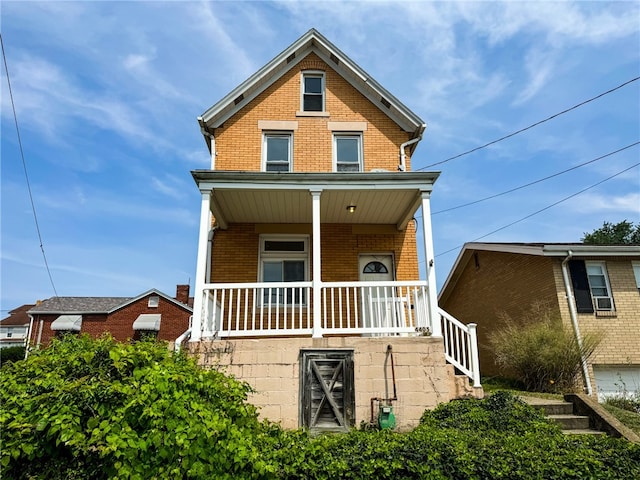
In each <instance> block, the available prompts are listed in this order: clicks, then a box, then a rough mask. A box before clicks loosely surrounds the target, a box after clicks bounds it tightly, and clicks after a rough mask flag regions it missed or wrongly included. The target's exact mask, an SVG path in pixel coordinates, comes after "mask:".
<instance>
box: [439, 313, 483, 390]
mask: <svg viewBox="0 0 640 480" xmlns="http://www.w3.org/2000/svg"><path fill="white" fill-rule="evenodd" d="M438 312H439V313H440V318H441V321H442V337H443V338H444V354H445V358H446V359H447V361H448V362H449V363H451V364H452V365H453V366H454V367H456V368H457V369H458V370H460V371H461V372H462V373H464V374H465V375H466V376H467V377H469V378H470V379H471V380H473V386H474V387H479V386H480V366H479V365H480V362H479V360H478V337H477V335H476V324H475V323H470V324H469V325H465V324H464V323H462V322H460V321H459V320H458V319H456V318H455V317H453V316H451V315H449V314H448V313H447V312H445V311H444V310H443V309H441V308H438Z"/></svg>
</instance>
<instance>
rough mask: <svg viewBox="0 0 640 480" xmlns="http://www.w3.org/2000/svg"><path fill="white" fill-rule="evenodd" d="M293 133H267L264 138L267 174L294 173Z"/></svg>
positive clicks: (263, 149) (264, 166)
mask: <svg viewBox="0 0 640 480" xmlns="http://www.w3.org/2000/svg"><path fill="white" fill-rule="evenodd" d="M292 137H293V135H292V134H291V133H265V134H264V136H263V145H262V157H263V170H264V171H265V172H290V171H292V168H291V164H292V150H293V149H292V143H293V142H292Z"/></svg>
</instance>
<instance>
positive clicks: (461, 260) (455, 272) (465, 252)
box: [438, 242, 640, 301]
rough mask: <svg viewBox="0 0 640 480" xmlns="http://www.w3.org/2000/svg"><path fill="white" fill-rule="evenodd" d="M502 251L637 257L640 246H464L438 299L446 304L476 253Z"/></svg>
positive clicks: (544, 244)
mask: <svg viewBox="0 0 640 480" xmlns="http://www.w3.org/2000/svg"><path fill="white" fill-rule="evenodd" d="M478 251H486V252H501V253H512V254H518V255H534V256H541V257H557V258H566V257H567V256H568V255H569V254H570V253H571V255H572V257H573V258H587V257H638V258H640V245H589V244H585V243H484V242H468V243H465V244H464V246H463V247H462V249H461V250H460V253H459V254H458V258H456V261H455V263H454V264H453V267H451V271H450V272H449V275H448V276H447V279H446V280H445V282H444V284H443V285H442V288H441V289H440V294H439V296H438V299H439V300H440V301H443V300H445V299H446V298H447V296H448V295H449V293H450V292H449V290H450V289H452V288H453V287H455V284H456V283H457V281H458V279H459V277H460V275H462V272H463V270H464V268H465V267H466V265H467V263H468V262H469V260H471V257H472V256H473V253H474V252H478Z"/></svg>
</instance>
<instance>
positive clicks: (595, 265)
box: [585, 262, 614, 311]
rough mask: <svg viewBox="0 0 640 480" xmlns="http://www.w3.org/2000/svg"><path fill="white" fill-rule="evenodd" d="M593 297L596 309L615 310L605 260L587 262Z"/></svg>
mask: <svg viewBox="0 0 640 480" xmlns="http://www.w3.org/2000/svg"><path fill="white" fill-rule="evenodd" d="M585 266H586V268H587V278H588V280H589V289H590V290H591V298H592V299H593V306H594V308H595V309H596V311H613V310H614V307H613V296H612V295H611V287H610V286H609V279H608V277H607V270H606V268H605V265H604V262H585Z"/></svg>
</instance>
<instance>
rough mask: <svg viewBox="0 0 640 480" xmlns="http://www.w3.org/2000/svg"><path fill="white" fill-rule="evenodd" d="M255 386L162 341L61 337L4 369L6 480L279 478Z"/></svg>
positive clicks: (0, 416)
mask: <svg viewBox="0 0 640 480" xmlns="http://www.w3.org/2000/svg"><path fill="white" fill-rule="evenodd" d="M248 391H249V387H248V386H247V385H246V384H243V383H241V382H238V381H236V380H234V379H232V378H229V377H226V376H225V375H223V374H221V373H219V372H217V371H205V370H202V369H201V368H199V367H198V366H197V365H196V364H195V362H194V361H193V360H191V359H189V358H187V357H186V356H183V355H176V354H173V353H171V352H170V351H169V350H168V348H167V346H166V345H165V344H162V343H155V342H149V341H147V342H144V341H143V342H138V343H136V344H135V345H132V344H122V343H117V342H115V341H114V340H113V339H111V338H110V337H104V338H101V339H98V340H91V339H89V338H88V337H86V336H80V337H75V336H68V337H65V338H64V339H63V340H53V341H52V343H51V345H50V346H49V347H48V348H46V349H44V350H40V351H34V352H33V353H32V354H31V355H30V356H29V358H28V359H27V360H26V361H24V362H20V363H19V364H18V363H16V364H12V365H9V366H7V368H6V369H3V372H2V376H1V378H0V401H1V403H0V429H1V430H2V443H3V445H2V452H1V461H2V473H3V478H16V479H20V478H30V479H31V478H34V479H40V478H41V479H45V478H46V479H63V478H64V479H66V478H87V479H89V478H90V479H102V478H186V477H190V478H243V477H261V478H269V477H273V476H274V475H275V473H274V472H275V471H276V467H275V466H274V465H272V464H269V463H268V460H267V459H265V458H263V457H264V456H263V455H262V451H261V448H262V446H263V445H266V446H267V447H268V446H269V445H271V444H274V443H275V442H277V441H278V437H279V435H280V433H279V431H278V429H272V428H270V427H269V426H267V425H264V424H262V423H260V422H259V421H258V420H257V415H256V410H255V408H254V407H253V406H252V405H249V404H247V403H246V401H245V400H246V396H247V393H248Z"/></svg>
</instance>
